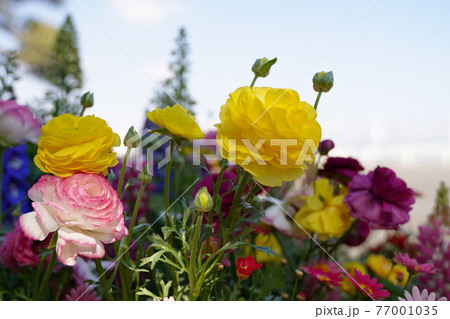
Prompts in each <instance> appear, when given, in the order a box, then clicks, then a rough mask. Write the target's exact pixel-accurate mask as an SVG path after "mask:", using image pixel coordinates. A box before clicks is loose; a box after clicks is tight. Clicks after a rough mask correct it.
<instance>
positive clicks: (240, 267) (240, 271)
mask: <svg viewBox="0 0 450 319" xmlns="http://www.w3.org/2000/svg"><path fill="white" fill-rule="evenodd" d="M261 266H262V264H257V263H256V261H255V260H254V259H253V256H252V255H248V256H247V257H246V258H242V257H238V259H237V261H236V273H237V276H238V277H239V279H241V280H245V279H247V278H248V277H249V276H250V275H251V274H252V272H254V271H255V270H257V269H259V268H261Z"/></svg>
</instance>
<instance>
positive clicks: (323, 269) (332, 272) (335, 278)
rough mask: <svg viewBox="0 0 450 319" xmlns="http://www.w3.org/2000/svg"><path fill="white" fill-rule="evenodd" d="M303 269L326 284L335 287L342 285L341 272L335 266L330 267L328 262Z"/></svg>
mask: <svg viewBox="0 0 450 319" xmlns="http://www.w3.org/2000/svg"><path fill="white" fill-rule="evenodd" d="M302 269H303V270H305V271H306V272H307V273H308V274H310V275H311V276H313V277H314V278H316V279H318V280H319V281H320V282H322V283H324V284H328V285H329V286H334V287H342V283H341V282H342V279H343V278H342V274H341V272H340V271H339V270H338V269H336V268H334V267H330V266H329V265H328V264H326V263H319V264H317V265H316V266H307V267H302Z"/></svg>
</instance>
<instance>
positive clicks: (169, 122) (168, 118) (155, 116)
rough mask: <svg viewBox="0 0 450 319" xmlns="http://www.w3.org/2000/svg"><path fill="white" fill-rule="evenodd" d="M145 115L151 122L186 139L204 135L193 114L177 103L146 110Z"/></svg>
mask: <svg viewBox="0 0 450 319" xmlns="http://www.w3.org/2000/svg"><path fill="white" fill-rule="evenodd" d="M147 117H148V119H149V120H150V121H152V122H153V123H155V124H157V125H159V126H161V127H164V128H166V129H167V130H168V131H169V132H170V133H172V134H173V135H176V136H180V137H184V138H185V139H187V140H190V141H191V140H193V139H198V138H203V137H204V135H203V133H202V130H201V129H200V127H199V126H198V124H197V122H196V121H195V117H194V115H192V114H191V113H190V112H189V111H188V110H186V109H185V108H184V107H182V106H179V105H178V104H175V105H174V106H167V107H165V108H163V109H160V108H159V107H158V108H157V109H156V110H154V111H151V112H148V113H147Z"/></svg>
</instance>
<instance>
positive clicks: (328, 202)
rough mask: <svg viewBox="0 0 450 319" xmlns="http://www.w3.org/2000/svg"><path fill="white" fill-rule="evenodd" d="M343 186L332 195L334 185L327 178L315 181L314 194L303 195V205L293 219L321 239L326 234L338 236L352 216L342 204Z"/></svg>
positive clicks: (326, 236)
mask: <svg viewBox="0 0 450 319" xmlns="http://www.w3.org/2000/svg"><path fill="white" fill-rule="evenodd" d="M344 191H345V188H343V189H342V190H341V194H339V195H337V196H334V194H333V193H334V187H333V186H332V185H330V184H329V182H328V179H319V180H317V181H316V186H315V192H314V195H311V196H303V197H302V198H303V200H304V201H305V205H304V206H303V207H302V208H301V209H300V210H299V211H298V212H297V213H296V214H295V215H294V219H295V220H296V221H297V222H298V223H299V224H300V225H301V226H302V227H303V228H305V230H307V231H310V232H314V233H317V234H318V235H319V238H320V239H321V240H326V239H327V238H328V236H331V237H335V238H339V237H341V236H342V235H343V234H344V233H345V232H346V231H347V230H348V229H349V228H350V224H351V222H352V218H351V216H350V214H349V210H348V208H347V206H346V205H345V204H344V197H345V193H344Z"/></svg>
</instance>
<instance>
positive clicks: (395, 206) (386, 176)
mask: <svg viewBox="0 0 450 319" xmlns="http://www.w3.org/2000/svg"><path fill="white" fill-rule="evenodd" d="M413 203H414V191H413V190H412V189H410V188H408V187H407V186H406V183H405V182H404V181H403V180H401V179H400V178H398V177H397V176H396V175H395V173H394V172H393V171H392V170H390V169H389V168H386V167H377V168H376V169H375V170H374V171H371V172H369V174H367V175H358V176H355V177H354V178H353V179H352V181H351V182H350V183H349V184H348V194H347V196H346V197H345V204H346V205H347V206H348V208H349V209H350V214H351V215H352V216H353V217H355V218H358V219H360V220H362V221H365V222H366V223H368V224H369V225H370V227H371V228H372V229H397V228H398V226H399V225H401V224H404V223H406V222H407V221H409V211H410V210H411V209H412V207H411V205H412V204H413Z"/></svg>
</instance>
